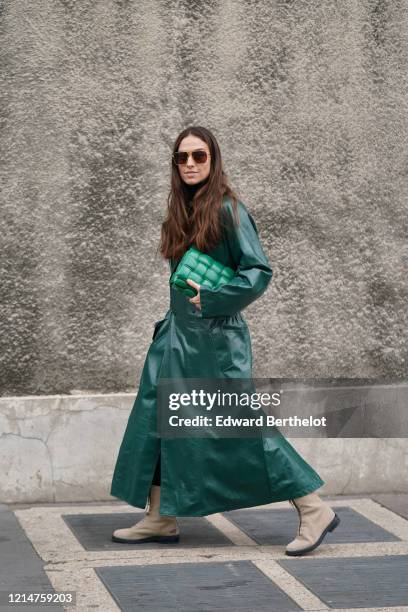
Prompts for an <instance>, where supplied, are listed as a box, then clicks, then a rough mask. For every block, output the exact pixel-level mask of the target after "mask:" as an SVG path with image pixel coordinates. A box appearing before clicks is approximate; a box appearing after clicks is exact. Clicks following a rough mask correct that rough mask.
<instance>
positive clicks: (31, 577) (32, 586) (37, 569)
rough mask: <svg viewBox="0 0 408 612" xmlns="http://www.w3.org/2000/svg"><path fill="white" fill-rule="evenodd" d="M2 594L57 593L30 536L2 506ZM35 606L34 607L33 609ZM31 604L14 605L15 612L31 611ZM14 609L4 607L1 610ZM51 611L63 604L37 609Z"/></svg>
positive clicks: (11, 513) (0, 505) (0, 521)
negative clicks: (21, 611)
mask: <svg viewBox="0 0 408 612" xmlns="http://www.w3.org/2000/svg"><path fill="white" fill-rule="evenodd" d="M0 591H2V592H10V593H23V592H25V593H27V592H29V593H55V590H54V587H53V586H52V584H51V582H50V579H49V578H48V576H47V574H46V573H45V571H44V562H43V561H42V560H41V559H40V557H39V556H38V554H37V552H36V551H35V549H34V548H33V546H32V544H31V542H30V540H29V539H28V537H27V534H26V533H25V531H24V530H23V529H22V527H21V525H20V523H19V522H18V521H17V519H16V517H15V515H14V513H13V512H11V510H9V509H8V507H7V506H5V505H3V504H0ZM30 607H33V606H30ZM27 608H28V606H27V604H24V605H21V606H20V605H17V604H16V605H13V606H12V610H13V612H17V611H19V610H27ZM6 609H11V606H9V605H2V604H1V605H0V610H6ZM36 609H38V610H49V611H50V612H54V610H55V611H57V610H58V611H59V610H63V609H64V608H63V607H62V606H61V605H59V604H58V605H51V604H50V605H47V606H46V607H45V606H41V607H38V606H37V607H36Z"/></svg>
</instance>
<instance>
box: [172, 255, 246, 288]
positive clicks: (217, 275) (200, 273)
mask: <svg viewBox="0 0 408 612" xmlns="http://www.w3.org/2000/svg"><path fill="white" fill-rule="evenodd" d="M233 276H235V272H234V270H233V269H232V268H229V267H228V266H224V265H223V264H222V263H220V262H219V261H216V260H215V259H213V258H212V257H210V256H209V255H207V254H206V253H202V252H201V251H199V250H198V249H196V248H195V247H190V248H189V249H188V251H186V252H185V253H184V255H183V257H182V258H181V259H180V262H179V264H178V266H177V268H176V269H175V270H174V272H173V274H172V275H171V277H170V280H169V283H170V285H171V286H173V287H174V288H175V289H177V290H178V291H181V293H184V295H187V296H188V297H194V296H195V295H197V291H196V290H195V289H194V287H192V286H191V285H189V284H188V283H187V282H186V281H187V279H188V278H191V280H193V281H195V282H196V283H198V284H199V285H205V286H206V287H210V288H211V289H217V287H220V286H221V285H224V284H225V283H228V281H229V280H231V278H232V277H233Z"/></svg>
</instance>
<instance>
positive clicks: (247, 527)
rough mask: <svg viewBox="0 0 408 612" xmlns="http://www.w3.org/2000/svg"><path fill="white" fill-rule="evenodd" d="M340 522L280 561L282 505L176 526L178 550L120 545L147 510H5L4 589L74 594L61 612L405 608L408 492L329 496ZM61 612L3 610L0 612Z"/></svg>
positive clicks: (284, 537) (286, 528)
mask: <svg viewBox="0 0 408 612" xmlns="http://www.w3.org/2000/svg"><path fill="white" fill-rule="evenodd" d="M324 499H326V500H327V501H329V502H330V503H331V505H332V507H333V508H336V512H337V513H338V515H339V517H340V519H341V523H340V525H339V526H338V527H337V529H335V531H333V532H332V533H329V534H328V535H327V536H326V538H325V540H324V542H323V544H322V545H321V546H320V547H319V548H318V549H316V550H315V551H313V552H312V553H310V554H309V555H307V556H304V557H300V558H293V557H288V556H286V555H285V553H284V550H285V545H286V543H287V542H289V541H290V540H291V539H293V537H294V536H295V534H296V531H297V514H296V512H295V511H294V510H293V509H292V507H291V506H290V504H289V502H280V503H275V504H268V505H266V506H258V507H257V508H248V509H243V510H234V511H231V512H225V513H219V514H213V515H210V516H208V517H205V518H190V517H186V518H180V519H179V523H180V529H181V537H180V542H179V543H177V544H157V543H153V544H139V545H131V544H119V543H114V542H112V541H111V533H112V531H113V530H114V529H116V528H119V527H124V526H129V525H132V524H133V523H134V522H135V521H136V520H137V519H138V518H139V517H140V518H141V517H142V516H143V514H144V513H143V511H140V510H139V509H135V508H132V507H131V506H128V505H127V504H123V503H120V502H115V501H112V502H106V503H94V504H89V503H83V504H81V503H77V504H68V503H66V504H36V505H23V504H14V505H9V506H5V505H3V506H0V568H1V570H0V591H2V592H3V598H4V594H5V593H4V592H5V591H7V592H14V593H16V592H17V593H21V592H25V593H27V592H37V593H38V592H42V593H45V592H49V593H51V592H53V591H56V592H61V591H71V592H72V591H75V592H76V597H77V601H76V606H75V607H71V608H69V607H68V606H66V605H65V609H75V610H86V611H89V610H101V611H103V612H110V611H116V610H125V611H132V612H133V611H134V610H141V611H142V612H173V611H174V612H176V611H177V612H216V611H218V610H222V611H223V612H229V611H231V612H232V611H234V612H243V611H245V612H253V611H254V610H256V611H257V612H264V611H268V612H271V611H272V612H273V611H275V610H276V612H285V611H287V610H293V611H294V610H309V611H312V610H316V611H317V610H343V611H344V610H347V611H352V610H359V612H361V611H364V610H366V611H368V610H370V611H373V610H387V611H396V610H401V611H402V610H407V611H408V578H407V577H408V495H398V494H395V495H372V496H347V497H341V496H337V497H334V496H333V497H324ZM30 609H33V610H35V609H38V610H39V609H43V610H57V609H58V610H63V609H64V607H62V606H56V605H53V606H47V607H41V608H38V607H34V606H33V605H31V604H25V605H20V606H17V605H10V604H8V605H5V606H4V605H3V607H2V606H1V605H0V610H10V611H11V612H12V611H13V610H14V611H17V610H30Z"/></svg>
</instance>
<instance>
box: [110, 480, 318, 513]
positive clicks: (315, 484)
mask: <svg viewBox="0 0 408 612" xmlns="http://www.w3.org/2000/svg"><path fill="white" fill-rule="evenodd" d="M324 484H325V481H324V480H322V479H321V478H319V479H318V480H316V481H314V482H313V484H312V485H309V486H307V487H304V488H303V489H299V490H298V491H297V492H295V493H292V494H291V495H290V497H288V495H287V494H282V495H268V496H267V497H265V498H264V499H263V500H257V501H256V502H254V503H249V504H245V503H243V502H242V501H238V502H237V503H231V504H223V505H222V506H219V507H218V508H216V509H215V510H214V509H213V508H211V509H210V508H208V509H207V511H204V512H202V511H201V512H188V513H186V512H185V511H184V512H183V511H177V510H176V511H174V510H170V511H169V510H167V511H166V509H165V508H163V509H161V510H160V514H161V515H162V516H178V517H183V516H209V515H210V514H217V513H218V512H229V511H230V510H239V509H245V508H254V507H256V506H264V505H265V504H272V503H275V502H280V501H289V499H297V498H298V497H303V496H304V495H308V494H309V493H313V492H314V491H316V490H317V489H320V488H321V487H322V486H323V485H324ZM111 495H112V493H111ZM115 497H119V499H122V500H123V501H125V502H126V503H127V504H129V505H130V506H134V507H135V508H141V509H142V510H144V509H145V507H146V504H144V505H141V504H139V503H137V502H132V501H130V500H129V499H126V498H125V497H121V496H118V495H115Z"/></svg>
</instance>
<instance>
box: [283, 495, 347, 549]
mask: <svg viewBox="0 0 408 612" xmlns="http://www.w3.org/2000/svg"><path fill="white" fill-rule="evenodd" d="M289 501H290V503H291V504H292V506H293V507H294V508H295V509H296V511H297V512H298V515H299V529H298V534H297V536H296V538H295V539H294V540H292V542H290V543H289V544H288V545H287V547H286V551H285V553H286V554H287V555H289V556H299V555H304V554H305V553H308V552H310V551H311V550H314V549H315V548H317V546H319V544H320V543H321V542H322V541H323V538H324V536H325V535H326V533H327V532H328V531H333V529H335V528H336V527H337V525H338V524H339V523H340V519H339V517H338V516H337V514H336V513H335V512H334V510H332V509H331V508H330V506H329V505H328V504H326V502H324V501H322V500H321V499H320V497H319V496H318V495H317V493H309V494H308V495H305V496H304V497H297V498H296V499H290V500H289Z"/></svg>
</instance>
